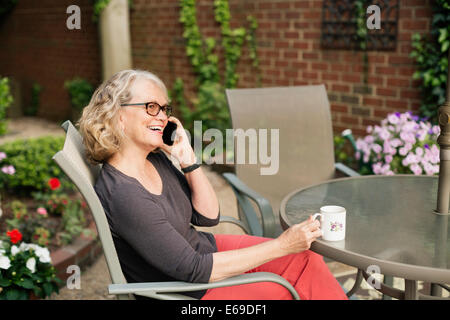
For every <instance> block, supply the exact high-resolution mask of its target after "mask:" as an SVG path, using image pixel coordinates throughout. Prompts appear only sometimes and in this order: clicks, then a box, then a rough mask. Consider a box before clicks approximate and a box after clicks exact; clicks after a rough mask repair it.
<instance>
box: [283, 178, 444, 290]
mask: <svg viewBox="0 0 450 320" xmlns="http://www.w3.org/2000/svg"><path fill="white" fill-rule="evenodd" d="M437 189H438V177H436V176H434V177H430V176H414V175H395V176H359V177H351V178H343V179H335V180H330V181H326V182H323V183H320V184H316V185H313V186H309V187H307V188H302V189H298V190H295V191H293V192H291V193H290V194H288V195H287V196H286V197H285V198H284V199H283V201H282V202H281V206H280V221H281V225H282V226H283V228H284V229H287V228H288V227H289V226H291V225H293V224H296V223H299V222H302V221H304V220H306V219H307V218H308V217H309V215H312V214H314V213H316V212H319V210H320V207H322V206H325V205H338V206H342V207H344V208H346V211H347V218H346V219H347V221H346V237H345V239H344V240H342V241H334V242H332V241H325V240H323V239H321V238H319V239H318V240H317V241H314V242H313V243H312V244H311V250H313V251H315V252H317V253H319V254H321V255H323V256H325V257H328V258H331V259H333V260H336V261H339V262H342V263H344V264H347V265H350V266H354V267H356V268H358V269H359V271H358V276H357V282H358V281H359V283H361V280H362V277H361V276H364V278H366V280H367V279H368V278H369V277H370V273H372V272H373V271H371V270H376V273H380V274H383V275H385V276H394V277H400V278H403V279H405V291H400V290H398V289H395V288H391V287H389V286H386V285H384V284H379V285H380V286H381V288H379V287H378V288H377V289H378V290H379V291H380V292H382V293H385V294H387V295H389V296H392V297H395V298H398V299H418V298H423V299H425V298H431V296H425V295H422V294H419V293H418V292H417V280H422V281H426V282H430V283H435V284H442V286H443V287H444V288H447V289H448V287H446V286H445V284H446V283H450V269H449V266H450V239H449V237H448V235H449V231H450V228H449V224H448V219H449V216H448V215H440V214H437V213H435V212H434V210H435V209H436V199H437ZM369 280H371V281H372V280H373V278H369ZM372 283H373V282H372ZM358 285H359V284H358Z"/></svg>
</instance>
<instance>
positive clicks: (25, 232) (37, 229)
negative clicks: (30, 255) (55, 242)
mask: <svg viewBox="0 0 450 320" xmlns="http://www.w3.org/2000/svg"><path fill="white" fill-rule="evenodd" d="M9 206H10V207H11V209H12V212H13V218H12V219H6V225H7V227H8V228H9V229H17V230H18V231H20V235H21V237H23V241H25V242H32V243H36V244H39V245H48V243H49V242H48V240H49V237H50V231H48V230H47V229H45V228H44V224H45V219H46V218H47V217H48V215H47V210H45V208H42V207H39V208H38V209H37V210H36V212H31V213H30V212H28V209H27V206H26V205H25V204H24V203H23V202H21V201H19V200H14V201H12V202H11V203H10V204H9ZM11 241H12V240H11ZM13 243H14V242H13Z"/></svg>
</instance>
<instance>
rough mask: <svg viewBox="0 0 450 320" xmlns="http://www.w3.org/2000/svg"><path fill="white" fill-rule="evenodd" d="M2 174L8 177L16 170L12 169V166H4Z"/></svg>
mask: <svg viewBox="0 0 450 320" xmlns="http://www.w3.org/2000/svg"><path fill="white" fill-rule="evenodd" d="M2 172H3V173H6V174H9V175H13V174H14V173H15V172H16V169H14V167H13V166H11V165H9V166H4V167H3V168H2Z"/></svg>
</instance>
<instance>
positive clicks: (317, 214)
mask: <svg viewBox="0 0 450 320" xmlns="http://www.w3.org/2000/svg"><path fill="white" fill-rule="evenodd" d="M318 216H320V222H322V221H323V214H322V213H315V214H314V215H313V216H312V218H313V220H316V218H317V217H318Z"/></svg>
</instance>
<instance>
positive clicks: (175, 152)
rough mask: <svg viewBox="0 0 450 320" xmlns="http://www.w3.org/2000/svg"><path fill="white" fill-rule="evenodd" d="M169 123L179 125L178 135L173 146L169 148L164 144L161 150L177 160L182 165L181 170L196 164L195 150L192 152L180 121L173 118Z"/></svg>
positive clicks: (170, 118)
mask: <svg viewBox="0 0 450 320" xmlns="http://www.w3.org/2000/svg"><path fill="white" fill-rule="evenodd" d="M168 121H170V122H173V123H175V124H176V125H177V129H176V135H175V139H174V142H173V145H171V146H169V145H167V144H165V143H164V142H163V144H162V145H161V149H163V150H164V151H166V152H167V153H169V154H170V156H171V157H173V158H175V159H176V160H177V161H178V162H179V163H180V166H181V168H185V167H188V166H190V165H192V164H194V163H196V162H197V159H196V158H195V154H194V150H192V146H191V143H190V141H189V138H188V136H187V134H186V131H185V130H184V128H183V125H182V124H181V122H180V120H178V119H177V118H175V117H174V116H171V117H169V119H168Z"/></svg>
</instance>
